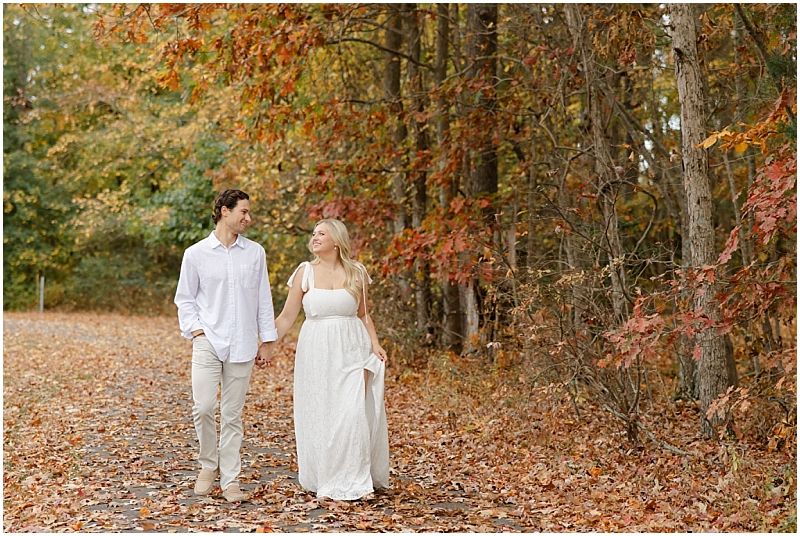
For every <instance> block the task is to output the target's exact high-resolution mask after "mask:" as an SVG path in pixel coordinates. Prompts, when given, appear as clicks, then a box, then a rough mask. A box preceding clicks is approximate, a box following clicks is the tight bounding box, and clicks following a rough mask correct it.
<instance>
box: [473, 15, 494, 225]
mask: <svg viewBox="0 0 800 536" xmlns="http://www.w3.org/2000/svg"><path fill="white" fill-rule="evenodd" d="M496 53H497V4H467V61H468V63H469V68H468V69H467V76H468V77H469V78H471V79H474V80H478V79H483V81H485V82H486V89H485V90H481V91H480V94H479V97H478V107H479V108H481V109H483V110H484V113H486V114H487V115H489V116H494V114H495V107H496V98H495V94H494V82H495V71H496V70H497V57H496ZM481 134H482V136H481V138H482V139H481V147H480V148H479V149H478V154H477V156H478V158H477V162H476V163H475V165H474V166H473V168H472V172H471V173H470V181H469V193H470V195H472V196H475V195H480V194H494V193H497V150H496V148H495V146H494V141H493V140H492V138H493V134H494V132H493V131H492V130H491V129H487V131H486V132H482V133H481ZM487 214H488V216H489V217H491V218H493V215H494V208H493V207H488V210H487Z"/></svg>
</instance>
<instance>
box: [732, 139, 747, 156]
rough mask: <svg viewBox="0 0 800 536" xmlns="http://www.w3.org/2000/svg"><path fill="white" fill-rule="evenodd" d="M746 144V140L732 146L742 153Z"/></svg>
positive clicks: (745, 148)
mask: <svg viewBox="0 0 800 536" xmlns="http://www.w3.org/2000/svg"><path fill="white" fill-rule="evenodd" d="M747 146H748V143H747V142H746V141H743V142H741V143H737V144H736V147H734V149H736V152H737V153H743V152H745V151H746V150H747Z"/></svg>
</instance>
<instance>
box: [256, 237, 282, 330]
mask: <svg viewBox="0 0 800 536" xmlns="http://www.w3.org/2000/svg"><path fill="white" fill-rule="evenodd" d="M262 251H263V250H262ZM259 264H260V266H259V268H260V270H259V271H260V272H261V274H260V280H259V284H258V336H259V338H260V339H261V344H264V343H266V342H271V341H274V340H277V339H278V330H277V329H276V328H275V311H274V309H273V308H272V290H271V289H270V286H269V273H268V272H267V257H266V253H265V254H264V255H263V256H262V257H261V262H260V263H259Z"/></svg>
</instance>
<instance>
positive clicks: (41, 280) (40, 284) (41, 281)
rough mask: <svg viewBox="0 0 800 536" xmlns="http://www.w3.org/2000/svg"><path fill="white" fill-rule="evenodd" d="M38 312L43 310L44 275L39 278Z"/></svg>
mask: <svg viewBox="0 0 800 536" xmlns="http://www.w3.org/2000/svg"><path fill="white" fill-rule="evenodd" d="M39 312H40V313H43V312H44V276H41V277H40V278H39Z"/></svg>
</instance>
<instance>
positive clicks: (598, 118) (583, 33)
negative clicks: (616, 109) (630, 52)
mask: <svg viewBox="0 0 800 536" xmlns="http://www.w3.org/2000/svg"><path fill="white" fill-rule="evenodd" d="M564 11H565V15H566V18H567V24H568V25H569V30H570V33H571V34H572V39H573V43H574V45H575V48H576V49H577V50H578V51H579V52H580V54H581V62H582V64H583V75H584V78H585V79H586V92H587V95H588V108H589V118H590V122H591V125H592V141H593V145H594V156H595V173H596V174H597V177H598V181H599V184H598V188H597V190H598V195H599V196H600V200H601V208H602V213H603V229H604V238H605V240H604V242H605V245H606V249H607V255H608V265H609V268H610V273H611V304H612V307H613V309H614V316H615V318H616V320H617V322H618V323H620V324H621V323H623V322H624V321H625V318H626V317H627V311H628V308H627V302H626V299H625V294H624V287H625V285H626V281H625V280H626V278H625V254H624V251H623V249H622V242H621V240H620V238H619V226H618V218H617V205H616V203H617V195H618V191H619V187H620V180H621V179H620V178H618V177H617V176H616V174H617V172H616V171H615V166H614V162H613V160H612V158H611V148H610V147H609V142H608V139H607V138H606V134H605V128H604V121H603V112H602V109H601V102H600V94H601V92H602V91H601V88H600V84H599V82H598V79H597V71H596V69H595V60H594V58H593V57H592V55H591V53H590V45H589V43H588V42H587V41H588V39H587V27H586V24H585V20H584V18H583V14H582V13H581V6H580V5H578V4H568V5H566V6H564Z"/></svg>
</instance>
